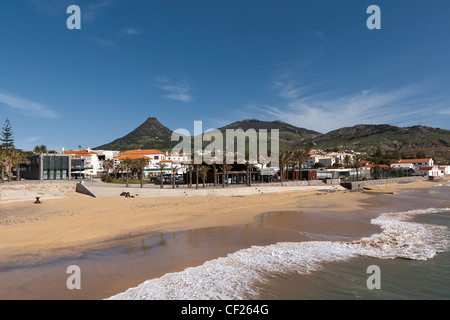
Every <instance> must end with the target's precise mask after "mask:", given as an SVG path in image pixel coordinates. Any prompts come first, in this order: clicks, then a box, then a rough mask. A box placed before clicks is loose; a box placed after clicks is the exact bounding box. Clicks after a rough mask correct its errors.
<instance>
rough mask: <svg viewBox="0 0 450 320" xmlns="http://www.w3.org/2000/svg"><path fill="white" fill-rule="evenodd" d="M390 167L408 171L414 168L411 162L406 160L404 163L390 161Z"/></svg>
mask: <svg viewBox="0 0 450 320" xmlns="http://www.w3.org/2000/svg"><path fill="white" fill-rule="evenodd" d="M391 168H392V169H394V170H403V171H408V170H410V169H411V170H414V166H413V164H412V163H411V162H406V163H400V162H397V163H392V164H391Z"/></svg>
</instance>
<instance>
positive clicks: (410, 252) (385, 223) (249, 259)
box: [109, 208, 450, 300]
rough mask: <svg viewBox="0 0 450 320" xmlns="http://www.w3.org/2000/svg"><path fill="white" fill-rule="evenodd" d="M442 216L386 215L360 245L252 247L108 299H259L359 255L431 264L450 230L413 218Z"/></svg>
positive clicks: (445, 246)
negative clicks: (272, 282)
mask: <svg viewBox="0 0 450 320" xmlns="http://www.w3.org/2000/svg"><path fill="white" fill-rule="evenodd" d="M437 212H450V208H430V209H425V210H411V211H406V212H391V213H384V214H381V215H380V216H379V217H377V218H375V219H372V220H371V223H372V224H375V225H379V226H380V228H381V229H382V232H381V233H379V234H374V235H372V236H370V237H366V238H362V239H360V240H356V241H305V242H280V243H276V244H272V245H268V246H252V247H250V248H246V249H243V250H239V251H237V252H234V253H231V254H229V255H227V256H226V257H221V258H217V259H214V260H210V261H207V262H205V263H204V264H203V265H201V266H198V267H193V268H187V269H185V270H184V271H181V272H175V273H168V274H166V275H164V276H162V277H160V278H156V279H152V280H148V281H146V282H144V283H142V284H140V285H139V286H137V287H135V288H130V289H128V290H127V291H125V292H123V293H120V294H118V295H115V296H113V297H110V298H109V299H133V300H146V299H148V300H152V299H156V300H178V299H180V300H190V299H195V300H216V299H232V300H238V299H248V298H252V297H256V296H257V295H258V292H257V288H258V286H259V285H261V284H263V283H264V282H266V281H267V279H269V278H270V277H273V276H276V275H277V274H283V273H288V272H295V271H296V272H298V273H299V274H308V273H310V272H312V271H315V270H318V269H319V268H320V267H321V265H322V264H323V263H325V262H334V261H342V260H348V259H351V258H353V257H356V256H367V257H374V258H381V259H394V258H405V259H413V260H427V259H430V258H433V257H434V256H435V255H436V254H437V253H438V252H444V251H447V250H448V248H449V246H450V241H449V235H450V232H449V229H448V228H447V227H446V226H438V225H431V224H422V223H415V222H413V221H412V219H413V218H414V217H415V216H417V215H421V214H429V213H437Z"/></svg>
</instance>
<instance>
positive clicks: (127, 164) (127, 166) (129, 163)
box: [123, 158, 134, 188]
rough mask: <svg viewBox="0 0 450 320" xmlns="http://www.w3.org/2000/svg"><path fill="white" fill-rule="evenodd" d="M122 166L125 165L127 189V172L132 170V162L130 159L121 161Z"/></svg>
mask: <svg viewBox="0 0 450 320" xmlns="http://www.w3.org/2000/svg"><path fill="white" fill-rule="evenodd" d="M123 164H124V165H125V170H126V171H127V188H128V181H129V174H128V173H129V171H130V169H132V168H133V164H134V161H133V159H131V158H126V159H125V160H123Z"/></svg>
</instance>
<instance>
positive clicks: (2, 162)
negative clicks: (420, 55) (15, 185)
mask: <svg viewBox="0 0 450 320" xmlns="http://www.w3.org/2000/svg"><path fill="white" fill-rule="evenodd" d="M7 166H8V156H7V155H6V151H4V150H0V183H4V182H5V181H4V180H3V174H4V172H5V170H6V168H7Z"/></svg>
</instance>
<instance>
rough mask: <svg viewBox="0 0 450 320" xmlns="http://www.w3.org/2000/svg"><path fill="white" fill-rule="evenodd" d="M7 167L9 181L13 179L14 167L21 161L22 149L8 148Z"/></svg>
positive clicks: (6, 152)
mask: <svg viewBox="0 0 450 320" xmlns="http://www.w3.org/2000/svg"><path fill="white" fill-rule="evenodd" d="M5 154H6V168H7V172H8V182H11V180H12V167H13V165H15V164H16V163H17V161H20V160H19V159H20V151H19V150H16V149H6V151H5Z"/></svg>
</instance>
